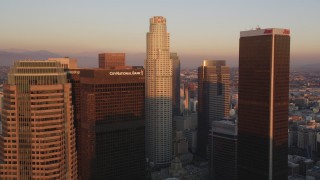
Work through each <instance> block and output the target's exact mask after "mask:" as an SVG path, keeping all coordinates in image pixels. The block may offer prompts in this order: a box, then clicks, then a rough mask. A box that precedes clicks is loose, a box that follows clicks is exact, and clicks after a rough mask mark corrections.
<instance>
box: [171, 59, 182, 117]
mask: <svg viewBox="0 0 320 180" xmlns="http://www.w3.org/2000/svg"><path fill="white" fill-rule="evenodd" d="M170 59H171V60H172V111H173V112H172V114H173V115H174V116H178V115H180V114H181V112H180V59H179V56H178V54H177V53H170Z"/></svg>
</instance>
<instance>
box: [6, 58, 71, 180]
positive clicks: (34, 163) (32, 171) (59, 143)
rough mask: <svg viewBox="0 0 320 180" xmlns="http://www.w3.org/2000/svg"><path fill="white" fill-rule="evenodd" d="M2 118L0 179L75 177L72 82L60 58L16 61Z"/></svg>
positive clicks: (7, 89) (11, 71)
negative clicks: (69, 81) (59, 60)
mask: <svg viewBox="0 0 320 180" xmlns="http://www.w3.org/2000/svg"><path fill="white" fill-rule="evenodd" d="M2 121H3V134H2V136H1V145H0V161H1V163H0V179H21V180H24V179H65V180H69V179H77V153H76V144H75V129H74V125H73V106H72V94H71V84H70V83H68V80H67V76H66V73H65V72H64V69H63V67H62V65H61V64H60V63H59V62H56V61H33V60H27V61H17V62H15V64H14V66H13V67H12V68H11V70H10V72H9V73H8V82H7V83H6V84H5V85H4V97H3V109H2Z"/></svg>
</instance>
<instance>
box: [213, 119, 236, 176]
mask: <svg viewBox="0 0 320 180" xmlns="http://www.w3.org/2000/svg"><path fill="white" fill-rule="evenodd" d="M237 133H238V132H237V123H236V121H235V119H231V118H223V119H221V121H212V128H211V130H210V133H209V158H208V159H209V174H210V179H214V180H236V179H237V140H238V137H237Z"/></svg>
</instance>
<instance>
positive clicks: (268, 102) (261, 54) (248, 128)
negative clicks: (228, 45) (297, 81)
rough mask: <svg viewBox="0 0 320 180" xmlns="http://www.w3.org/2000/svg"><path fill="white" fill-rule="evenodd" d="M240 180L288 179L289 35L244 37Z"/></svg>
mask: <svg viewBox="0 0 320 180" xmlns="http://www.w3.org/2000/svg"><path fill="white" fill-rule="evenodd" d="M239 48H240V49H239V107H238V108H239V109H238V119H239V121H238V142H239V144H238V179H261V180H282V179H287V176H288V174H287V166H288V156H287V155H288V106H289V105H288V102H289V95H288V93H289V61H290V30H288V29H276V28H271V29H256V30H251V31H242V32H240V47H239Z"/></svg>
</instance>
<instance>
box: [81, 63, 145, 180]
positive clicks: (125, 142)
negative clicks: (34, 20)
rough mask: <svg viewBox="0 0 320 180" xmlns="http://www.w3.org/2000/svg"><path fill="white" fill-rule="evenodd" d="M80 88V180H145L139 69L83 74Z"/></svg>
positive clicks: (142, 81)
mask: <svg viewBox="0 0 320 180" xmlns="http://www.w3.org/2000/svg"><path fill="white" fill-rule="evenodd" d="M80 87H81V90H80V91H81V92H80V93H81V103H80V104H81V108H80V109H81V129H80V136H79V137H80V140H79V142H80V145H79V146H80V153H79V154H80V156H81V159H80V167H81V172H80V173H79V174H80V177H79V179H82V180H87V179H92V180H95V179H120V180H127V179H132V180H140V179H144V170H145V124H144V123H145V122H144V121H145V109H144V103H145V98H144V96H145V78H144V69H143V68H142V67H127V68H125V69H118V68H115V69H82V70H81V74H80Z"/></svg>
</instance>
